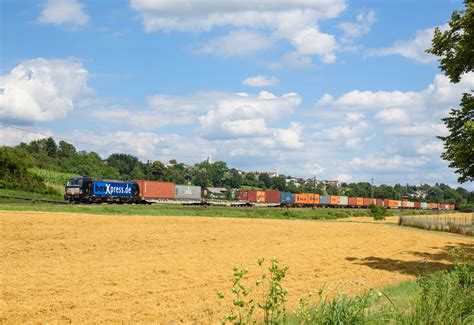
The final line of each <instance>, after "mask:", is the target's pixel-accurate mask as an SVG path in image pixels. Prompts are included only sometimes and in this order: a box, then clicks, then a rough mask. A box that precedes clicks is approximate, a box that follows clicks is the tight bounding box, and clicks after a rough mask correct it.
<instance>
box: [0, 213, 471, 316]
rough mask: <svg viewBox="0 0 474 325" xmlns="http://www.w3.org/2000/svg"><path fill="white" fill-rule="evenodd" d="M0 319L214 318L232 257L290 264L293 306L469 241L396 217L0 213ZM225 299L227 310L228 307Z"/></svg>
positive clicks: (400, 275) (397, 276)
mask: <svg viewBox="0 0 474 325" xmlns="http://www.w3.org/2000/svg"><path fill="white" fill-rule="evenodd" d="M0 229H1V239H0V242H1V250H0V256H1V259H0V260H1V262H0V263H1V264H0V267H1V270H2V271H1V272H2V279H1V282H2V283H1V285H2V291H1V301H0V322H7V323H21V322H69V321H72V322H76V323H77V322H104V321H105V322H121V321H124V322H138V323H143V322H159V323H176V322H180V321H182V322H192V321H198V322H209V321H210V322H212V323H214V322H217V321H218V320H219V319H220V317H221V315H222V314H223V313H224V312H225V311H226V310H227V306H229V304H226V305H224V302H223V301H220V300H219V299H218V298H217V296H216V292H217V291H219V290H223V289H228V288H230V287H231V285H232V283H231V275H232V267H233V266H234V265H240V266H246V267H249V268H250V269H251V271H254V273H252V275H253V277H255V278H257V276H258V274H257V272H258V268H257V266H256V261H257V259H258V258H260V257H265V258H267V259H269V258H271V257H277V258H278V259H279V260H280V261H281V262H282V263H284V264H287V265H289V266H290V271H289V273H288V278H287V279H286V280H285V284H286V286H287V288H288V290H289V309H291V308H294V307H296V306H297V301H298V298H299V297H301V296H303V295H304V294H306V293H307V292H309V291H313V292H315V291H317V290H318V289H319V288H320V287H322V286H325V288H327V290H333V291H337V290H340V291H345V292H348V293H356V292H361V291H363V290H366V289H369V288H373V287H381V286H384V285H387V284H393V283H397V282H399V281H402V280H408V279H413V278H414V277H415V276H416V274H418V273H419V272H420V271H422V270H426V271H432V270H439V269H441V268H443V267H445V266H446V263H448V262H447V260H446V259H447V256H448V253H447V251H448V248H449V247H453V246H460V245H462V246H464V247H465V248H466V249H467V250H470V251H472V249H473V247H474V240H472V239H470V238H466V237H461V236H456V235H452V234H447V233H438V232H429V231H421V230H417V229H411V228H405V227H397V226H394V225H384V224H372V223H354V222H311V221H296V220H255V219H228V218H204V217H199V218H193V217H143V216H110V215H109V216H106V215H85V214H68V213H49V212H44V213H35V212H10V211H8V212H7V211H5V212H2V211H0ZM224 306H226V308H224Z"/></svg>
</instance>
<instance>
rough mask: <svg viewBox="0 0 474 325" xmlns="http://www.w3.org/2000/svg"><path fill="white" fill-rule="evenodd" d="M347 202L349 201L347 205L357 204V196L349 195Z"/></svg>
mask: <svg viewBox="0 0 474 325" xmlns="http://www.w3.org/2000/svg"><path fill="white" fill-rule="evenodd" d="M348 202H349V205H351V206H356V205H357V198H356V197H353V196H349V200H348Z"/></svg>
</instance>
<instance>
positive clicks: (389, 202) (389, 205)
mask: <svg viewBox="0 0 474 325" xmlns="http://www.w3.org/2000/svg"><path fill="white" fill-rule="evenodd" d="M383 205H384V207H386V208H397V207H398V201H397V200H384V204H383Z"/></svg>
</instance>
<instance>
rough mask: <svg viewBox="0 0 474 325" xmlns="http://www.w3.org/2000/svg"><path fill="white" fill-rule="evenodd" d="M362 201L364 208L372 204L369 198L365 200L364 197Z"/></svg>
mask: <svg viewBox="0 0 474 325" xmlns="http://www.w3.org/2000/svg"><path fill="white" fill-rule="evenodd" d="M363 200H364V205H365V206H369V205H371V204H372V203H373V201H372V199H369V198H366V197H364V198H363Z"/></svg>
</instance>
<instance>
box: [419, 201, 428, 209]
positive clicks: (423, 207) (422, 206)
mask: <svg viewBox="0 0 474 325" xmlns="http://www.w3.org/2000/svg"><path fill="white" fill-rule="evenodd" d="M420 206H421V208H422V209H428V203H426V202H421V203H420Z"/></svg>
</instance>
